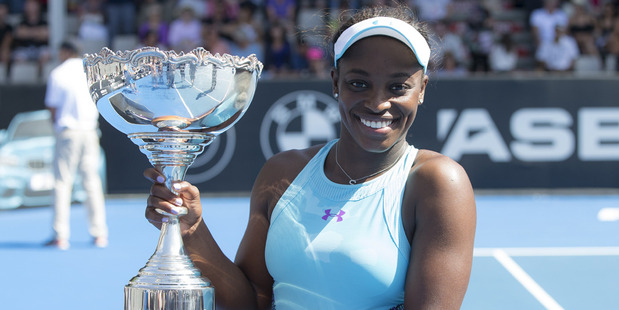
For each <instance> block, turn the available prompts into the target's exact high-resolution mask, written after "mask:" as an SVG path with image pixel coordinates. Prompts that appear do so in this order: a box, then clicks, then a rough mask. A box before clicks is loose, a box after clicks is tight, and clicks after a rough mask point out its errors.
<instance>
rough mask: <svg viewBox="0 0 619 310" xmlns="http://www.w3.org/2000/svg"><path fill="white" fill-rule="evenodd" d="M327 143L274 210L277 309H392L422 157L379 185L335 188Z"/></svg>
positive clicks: (407, 159) (409, 159)
mask: <svg viewBox="0 0 619 310" xmlns="http://www.w3.org/2000/svg"><path fill="white" fill-rule="evenodd" d="M336 142H337V140H334V141H331V142H329V143H328V144H327V145H325V146H324V147H323V148H322V149H321V150H320V151H319V152H318V153H317V154H316V156H314V158H312V159H311V160H310V162H309V163H308V164H307V166H305V168H303V170H302V171H301V173H300V174H299V175H298V176H297V177H296V178H295V180H294V181H293V182H292V184H290V186H289V187H288V189H287V190H286V192H284V194H283V195H282V197H281V198H280V200H279V201H278V202H277V205H276V206H275V208H274V209H273V214H272V216H271V225H270V228H269V232H268V236H267V242H266V253H265V258H266V264H267V268H268V270H269V273H270V274H271V276H272V277H273V279H274V281H275V283H274V285H273V298H274V305H275V307H276V309H278V310H280V309H321V310H325V309H338V310H345V309H355V310H359V309H390V308H392V307H395V306H397V305H399V304H402V303H403V302H404V283H405V279H406V272H407V269H408V261H409V255H410V250H411V248H410V244H409V241H408V239H407V237H406V234H405V232H404V228H403V225H402V219H401V214H400V210H401V205H402V197H403V194H404V187H405V185H406V180H407V178H408V175H409V172H410V169H411V167H412V165H413V162H414V160H415V157H416V156H417V149H416V148H415V147H413V146H410V147H409V149H408V152H407V153H406V154H405V155H404V156H402V158H401V159H400V160H399V161H398V162H397V163H396V165H395V166H394V167H392V168H391V169H390V170H388V171H386V172H385V173H384V174H382V175H381V176H379V177H377V178H376V179H374V180H371V181H368V182H364V183H361V184H356V185H343V184H337V183H334V182H332V181H331V180H329V179H328V178H327V177H326V175H325V173H324V163H325V158H326V156H327V154H328V153H329V150H330V149H331V147H332V146H333V145H334V144H335V143H336Z"/></svg>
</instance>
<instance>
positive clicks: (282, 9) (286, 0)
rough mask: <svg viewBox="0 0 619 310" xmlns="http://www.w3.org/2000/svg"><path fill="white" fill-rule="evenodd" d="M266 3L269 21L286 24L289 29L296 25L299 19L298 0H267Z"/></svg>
mask: <svg viewBox="0 0 619 310" xmlns="http://www.w3.org/2000/svg"><path fill="white" fill-rule="evenodd" d="M264 5H265V10H266V15H267V20H268V22H269V23H271V24H273V23H280V24H284V25H286V27H287V28H288V29H291V28H290V27H294V24H295V23H296V21H297V1H295V0H265V4H264Z"/></svg>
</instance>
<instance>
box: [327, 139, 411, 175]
mask: <svg viewBox="0 0 619 310" xmlns="http://www.w3.org/2000/svg"><path fill="white" fill-rule="evenodd" d="M339 145H340V144H339V143H337V144H336V145H335V163H336V164H337V166H338V167H340V170H342V172H344V174H345V175H346V177H348V180H349V181H348V184H350V185H355V184H357V181H360V180H365V179H367V178H371V177H373V176H375V175H378V174H381V173H383V172H385V171H387V170H389V169H391V168H392V167H393V166H395V164H396V163H397V162H398V161H399V160H400V157H402V155H400V157H398V158H397V159H396V160H395V161H394V162H393V163H392V164H391V165H389V166H387V167H386V168H384V169H381V170H379V171H377V172H374V173H372V174H369V175H366V176H364V177H361V178H358V179H353V178H351V177H350V175H348V173H346V171H345V170H344V168H342V166H341V165H340V162H339V161H338V160H337V149H338V148H339Z"/></svg>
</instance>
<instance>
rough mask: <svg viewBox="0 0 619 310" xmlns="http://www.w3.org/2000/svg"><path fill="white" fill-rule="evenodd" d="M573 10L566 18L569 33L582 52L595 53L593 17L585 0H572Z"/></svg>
mask: <svg viewBox="0 0 619 310" xmlns="http://www.w3.org/2000/svg"><path fill="white" fill-rule="evenodd" d="M572 3H573V8H574V10H573V12H572V14H571V16H570V18H569V20H568V30H569V33H570V35H571V36H572V37H573V38H574V39H575V40H576V43H577V44H578V48H579V49H580V51H581V52H582V53H585V54H592V53H595V50H596V45H595V17H594V16H593V14H591V13H590V12H589V7H588V5H587V2H586V0H574V1H572Z"/></svg>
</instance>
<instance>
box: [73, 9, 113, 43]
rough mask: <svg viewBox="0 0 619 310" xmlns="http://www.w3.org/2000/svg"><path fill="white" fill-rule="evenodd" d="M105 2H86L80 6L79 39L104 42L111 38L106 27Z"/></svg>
mask: <svg viewBox="0 0 619 310" xmlns="http://www.w3.org/2000/svg"><path fill="white" fill-rule="evenodd" d="M103 5H104V3H103V0H86V1H84V2H83V3H81V4H80V5H79V6H78V12H77V14H78V18H79V21H80V25H79V29H78V32H77V33H78V37H79V38H80V39H81V40H92V41H103V42H106V41H107V40H108V38H109V33H108V30H107V27H106V26H105V13H104V8H103Z"/></svg>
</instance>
